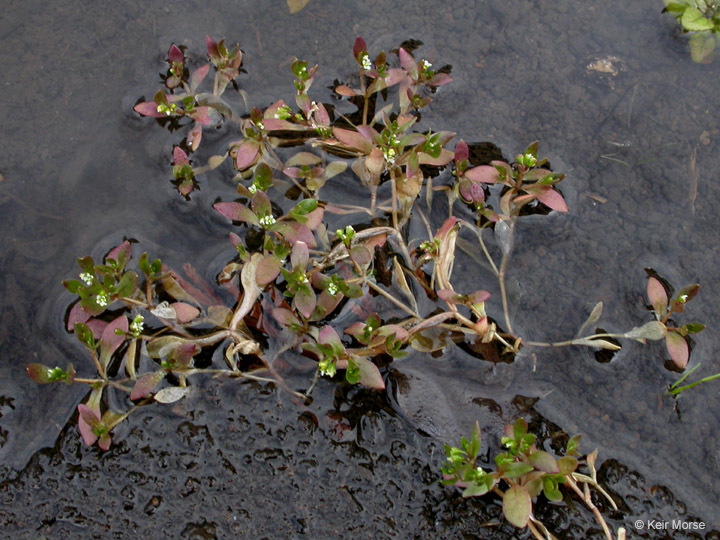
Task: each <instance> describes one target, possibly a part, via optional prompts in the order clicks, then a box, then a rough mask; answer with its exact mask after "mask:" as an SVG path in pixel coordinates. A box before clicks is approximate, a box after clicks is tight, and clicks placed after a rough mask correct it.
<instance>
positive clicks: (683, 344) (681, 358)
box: [665, 332, 690, 369]
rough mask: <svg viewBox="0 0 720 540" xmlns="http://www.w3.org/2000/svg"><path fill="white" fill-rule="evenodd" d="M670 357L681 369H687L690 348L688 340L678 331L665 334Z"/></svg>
mask: <svg viewBox="0 0 720 540" xmlns="http://www.w3.org/2000/svg"><path fill="white" fill-rule="evenodd" d="M665 344H666V345H667V350H668V353H670V359H671V360H672V361H673V363H674V364H675V365H676V366H677V367H678V368H679V369H685V367H686V366H687V363H688V360H689V358H690V348H689V347H688V344H687V341H685V338H684V337H682V336H681V335H680V334H678V333H677V332H668V333H667V335H666V336H665Z"/></svg>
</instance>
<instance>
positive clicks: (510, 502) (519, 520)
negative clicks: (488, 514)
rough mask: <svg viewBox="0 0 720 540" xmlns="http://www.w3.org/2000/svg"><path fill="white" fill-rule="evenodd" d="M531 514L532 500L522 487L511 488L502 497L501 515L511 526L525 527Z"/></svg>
mask: <svg viewBox="0 0 720 540" xmlns="http://www.w3.org/2000/svg"><path fill="white" fill-rule="evenodd" d="M531 512H532V499H531V498H530V494H529V493H528V492H527V490H526V489H525V488H524V487H522V486H512V487H511V488H510V489H508V490H507V491H506V492H505V496H504V497H503V514H505V519H507V520H508V521H509V522H510V523H511V524H512V525H515V526H516V527H518V528H521V529H522V528H524V527H527V524H528V520H529V519H530V513H531Z"/></svg>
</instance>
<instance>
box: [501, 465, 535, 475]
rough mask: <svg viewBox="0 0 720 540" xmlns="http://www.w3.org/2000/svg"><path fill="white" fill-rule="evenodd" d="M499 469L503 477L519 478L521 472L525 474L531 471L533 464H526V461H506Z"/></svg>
mask: <svg viewBox="0 0 720 540" xmlns="http://www.w3.org/2000/svg"><path fill="white" fill-rule="evenodd" d="M501 469H502V472H503V476H504V477H505V478H519V477H521V476H522V475H523V474H527V473H529V472H530V471H532V470H533V466H532V465H528V464H527V463H521V462H519V461H513V462H511V463H506V464H505V465H503V466H502V467H501Z"/></svg>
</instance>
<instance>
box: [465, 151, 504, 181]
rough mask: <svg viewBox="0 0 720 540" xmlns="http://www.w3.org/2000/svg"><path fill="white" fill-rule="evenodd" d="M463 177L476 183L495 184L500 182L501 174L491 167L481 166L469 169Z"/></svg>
mask: <svg viewBox="0 0 720 540" xmlns="http://www.w3.org/2000/svg"><path fill="white" fill-rule="evenodd" d="M456 148H457V147H456ZM463 176H465V177H466V178H469V179H470V180H474V181H475V182H482V183H483V184H494V183H495V182H498V181H499V180H500V174H499V173H498V171H497V169H496V168H495V167H491V166H490V165H480V166H479V167H473V168H472V169H468V170H467V171H465V174H464V175H463Z"/></svg>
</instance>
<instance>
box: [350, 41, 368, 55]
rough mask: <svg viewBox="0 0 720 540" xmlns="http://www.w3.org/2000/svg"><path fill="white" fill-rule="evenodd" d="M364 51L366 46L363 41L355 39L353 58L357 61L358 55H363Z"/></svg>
mask: <svg viewBox="0 0 720 540" xmlns="http://www.w3.org/2000/svg"><path fill="white" fill-rule="evenodd" d="M366 51H367V45H365V40H364V39H363V38H361V37H358V38H357V39H355V43H354V44H353V56H354V57H355V58H356V59H357V57H358V55H359V54H360V53H364V52H366Z"/></svg>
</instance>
